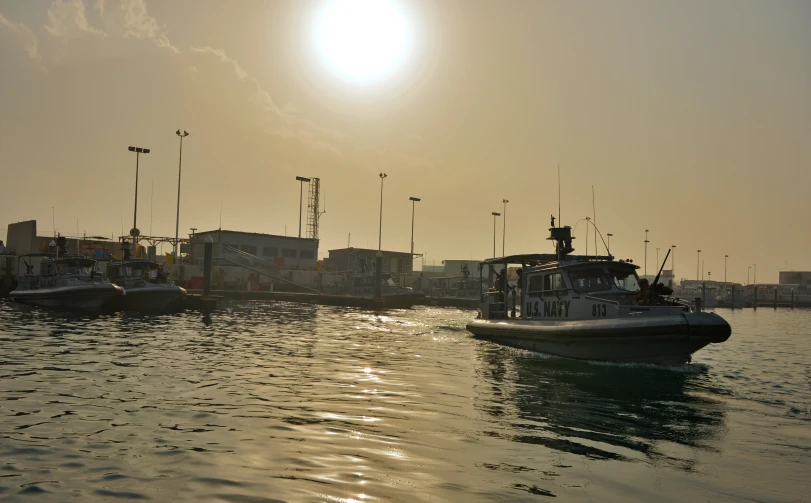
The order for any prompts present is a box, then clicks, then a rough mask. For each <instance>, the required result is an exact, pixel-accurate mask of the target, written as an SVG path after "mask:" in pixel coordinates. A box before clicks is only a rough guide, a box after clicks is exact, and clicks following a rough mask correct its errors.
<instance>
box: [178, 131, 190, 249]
mask: <svg viewBox="0 0 811 503" xmlns="http://www.w3.org/2000/svg"><path fill="white" fill-rule="evenodd" d="M175 134H176V135H178V136H179V137H180V155H179V156H178V159H177V218H176V219H175V257H177V256H178V255H179V254H178V242H177V237H178V235H177V233H178V229H180V168H181V167H182V166H183V138H185V137H187V136H189V133H187V132H186V130H183V132H182V133H181V132H180V130H179V129H178V130H177V131H175Z"/></svg>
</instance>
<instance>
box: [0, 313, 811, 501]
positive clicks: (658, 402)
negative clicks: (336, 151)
mask: <svg viewBox="0 0 811 503" xmlns="http://www.w3.org/2000/svg"><path fill="white" fill-rule="evenodd" d="M719 312H720V313H721V314H722V315H723V316H725V317H726V318H727V319H728V320H729V321H730V323H731V325H732V328H733V334H732V337H731V338H730V340H729V341H728V342H727V343H725V344H721V345H714V346H712V347H709V348H706V349H704V350H702V351H700V352H698V353H697V354H696V355H695V358H694V363H692V364H690V365H687V366H684V367H681V368H676V369H662V368H656V367H652V366H645V365H614V364H601V363H590V362H577V361H571V360H566V359H562V358H556V357H548V356H543V355H538V354H532V353H528V352H523V351H517V350H513V349H509V348H504V347H500V346H498V345H495V344H493V343H490V342H485V341H479V340H475V339H473V338H471V337H470V335H469V334H468V333H467V332H466V331H465V329H464V325H465V323H466V321H467V320H468V318H469V316H470V313H469V312H463V311H454V310H443V309H427V308H420V309H415V310H409V311H391V312H387V313H385V314H381V315H376V314H373V313H369V312H364V311H360V310H353V309H346V308H330V307H318V306H302V305H295V304H286V303H277V304H262V303H242V304H231V305H228V306H226V308H225V309H223V311H221V312H219V313H215V314H214V315H212V316H211V317H210V318H206V317H203V316H201V315H199V314H197V313H185V314H180V315H170V316H158V317H142V316H134V315H121V314H118V315H112V316H100V317H86V316H85V317H83V316H79V315H71V314H66V313H56V312H49V311H43V310H39V309H35V308H26V307H22V306H17V305H13V304H9V303H0V499H5V500H7V501H28V500H32V499H35V500H36V501H83V502H84V501H116V500H136V501H138V500H153V501H173V502H182V501H193V502H196V503H197V502H204V501H212V502H214V501H216V502H233V503H258V502H274V501H325V502H344V503H349V502H382V501H408V502H418V501H431V502H441V501H464V502H474V501H475V502H477V501H527V502H534V501H546V500H548V499H549V498H552V497H557V498H561V500H565V501H617V502H620V501H622V502H625V501H632V500H637V501H713V502H716V501H802V500H806V501H808V500H809V498H811V496H809V494H811V492H809V489H811V484H810V483H809V482H808V476H809V474H810V473H811V470H810V469H809V466H811V410H809V406H811V336H809V328H811V311H804V310H794V311H788V310H780V311H777V312H775V311H772V310H767V309H760V310H758V311H757V312H753V311H752V310H742V311H735V312H731V311H719ZM32 496H33V498H32Z"/></svg>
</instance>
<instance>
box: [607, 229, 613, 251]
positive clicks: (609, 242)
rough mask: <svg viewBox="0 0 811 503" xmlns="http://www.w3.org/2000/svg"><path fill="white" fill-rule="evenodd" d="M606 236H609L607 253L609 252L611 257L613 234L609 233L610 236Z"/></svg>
mask: <svg viewBox="0 0 811 503" xmlns="http://www.w3.org/2000/svg"><path fill="white" fill-rule="evenodd" d="M606 236H608V243H606V248H607V249H606V251H607V252H608V254H609V255H611V236H613V234H611V233H610V232H609V233H608V234H606Z"/></svg>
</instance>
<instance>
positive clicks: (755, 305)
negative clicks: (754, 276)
mask: <svg viewBox="0 0 811 503" xmlns="http://www.w3.org/2000/svg"><path fill="white" fill-rule="evenodd" d="M754 288H755V302H754V308H755V309H757V285H755V287H754Z"/></svg>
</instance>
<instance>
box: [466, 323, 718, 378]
mask: <svg viewBox="0 0 811 503" xmlns="http://www.w3.org/2000/svg"><path fill="white" fill-rule="evenodd" d="M467 329H468V331H470V332H471V333H473V335H475V336H476V337H479V338H482V339H486V340H489V341H492V342H496V343H499V344H504V345H505V346H511V347H515V348H520V349H527V350H530V351H539V352H542V353H548V354H552V355H557V356H565V357H567V358H576V359H581V360H596V361H610V362H628V363H652V364H658V365H683V364H685V363H687V362H689V361H690V358H691V357H690V355H692V354H693V353H695V352H696V351H698V350H699V349H701V348H703V347H705V346H707V345H708V344H713V343H721V342H724V341H726V340H727V339H728V338H729V336H730V334H731V332H732V329H731V327H730V326H729V323H727V322H726V320H724V319H723V318H722V317H720V316H718V315H717V314H715V313H681V314H679V315H670V316H634V317H628V318H613V319H597V320H581V321H540V320H519V319H507V320H473V321H471V322H470V323H468V324H467Z"/></svg>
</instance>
